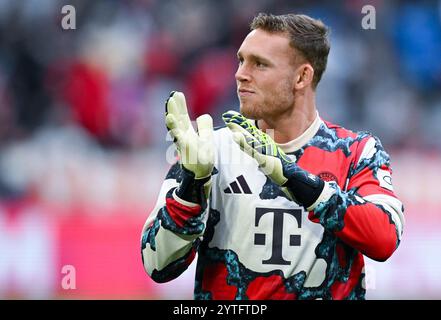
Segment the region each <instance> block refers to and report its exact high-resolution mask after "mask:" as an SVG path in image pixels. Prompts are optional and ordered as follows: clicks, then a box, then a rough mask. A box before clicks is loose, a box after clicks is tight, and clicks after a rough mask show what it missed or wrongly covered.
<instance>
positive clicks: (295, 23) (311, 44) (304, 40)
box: [250, 13, 330, 89]
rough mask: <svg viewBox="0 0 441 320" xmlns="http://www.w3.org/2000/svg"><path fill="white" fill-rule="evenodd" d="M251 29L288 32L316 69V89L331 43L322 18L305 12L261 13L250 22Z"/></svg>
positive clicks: (294, 45) (293, 42) (313, 81)
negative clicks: (304, 13) (310, 15)
mask: <svg viewBox="0 0 441 320" xmlns="http://www.w3.org/2000/svg"><path fill="white" fill-rule="evenodd" d="M250 28H251V30H255V29H261V30H264V31H267V32H281V33H288V35H289V37H290V39H291V41H290V45H291V46H292V47H293V48H294V49H296V50H297V51H299V52H300V53H301V54H302V55H303V57H304V58H305V59H306V60H307V61H308V62H309V63H310V64H311V66H312V68H313V69H314V78H313V80H312V86H313V88H314V89H315V88H316V87H317V84H318V83H319V81H320V79H321V77H322V74H323V72H324V71H325V69H326V64H327V61H328V54H329V50H330V44H329V40H328V33H329V29H328V28H327V27H326V26H325V25H324V23H323V22H322V21H320V20H316V19H313V18H311V17H308V16H307V15H303V14H285V15H279V16H276V15H272V14H266V13H259V14H258V15H257V16H256V17H254V19H253V21H252V22H251V24H250Z"/></svg>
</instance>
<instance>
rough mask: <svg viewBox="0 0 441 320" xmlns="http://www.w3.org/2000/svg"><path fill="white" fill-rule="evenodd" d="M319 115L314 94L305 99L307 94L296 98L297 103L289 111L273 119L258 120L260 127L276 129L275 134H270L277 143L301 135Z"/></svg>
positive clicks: (285, 141)
mask: <svg viewBox="0 0 441 320" xmlns="http://www.w3.org/2000/svg"><path fill="white" fill-rule="evenodd" d="M316 117H317V110H316V107H315V99H314V96H313V95H312V96H310V97H309V99H305V96H301V97H299V98H298V99H297V98H296V103H295V105H294V107H293V108H292V109H290V110H289V112H286V113H283V114H279V115H277V117H274V118H271V119H261V120H258V122H257V125H258V127H259V128H260V129H261V130H263V131H264V132H266V131H267V130H268V129H269V130H274V136H273V135H272V134H271V132H267V133H268V134H270V135H271V136H272V137H273V139H274V141H275V142H277V143H287V142H289V141H292V140H294V139H296V138H298V137H300V136H301V135H302V134H303V133H304V132H305V131H306V129H308V128H309V127H310V126H311V124H312V123H313V122H314V120H315V119H316Z"/></svg>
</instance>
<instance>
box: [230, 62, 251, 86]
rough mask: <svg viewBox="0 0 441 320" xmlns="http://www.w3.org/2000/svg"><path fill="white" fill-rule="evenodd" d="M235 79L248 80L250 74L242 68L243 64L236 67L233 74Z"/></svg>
mask: <svg viewBox="0 0 441 320" xmlns="http://www.w3.org/2000/svg"><path fill="white" fill-rule="evenodd" d="M234 76H235V78H236V80H237V81H240V82H243V81H249V80H250V75H249V73H248V72H247V70H246V69H245V68H244V66H243V65H240V66H239V67H238V68H237V71H236V74H235V75H234Z"/></svg>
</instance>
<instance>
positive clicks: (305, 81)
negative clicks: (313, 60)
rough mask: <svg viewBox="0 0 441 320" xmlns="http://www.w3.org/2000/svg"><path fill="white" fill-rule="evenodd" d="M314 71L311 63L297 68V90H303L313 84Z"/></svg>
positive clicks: (295, 84) (295, 86)
mask: <svg viewBox="0 0 441 320" xmlns="http://www.w3.org/2000/svg"><path fill="white" fill-rule="evenodd" d="M313 78H314V69H313V68H312V66H311V65H310V64H309V63H303V64H301V65H300V66H299V67H298V68H297V75H296V79H295V83H294V88H295V89H296V90H301V89H304V88H306V87H307V86H309V85H311V84H312V80H313Z"/></svg>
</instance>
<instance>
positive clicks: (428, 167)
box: [0, 0, 441, 299]
mask: <svg viewBox="0 0 441 320" xmlns="http://www.w3.org/2000/svg"><path fill="white" fill-rule="evenodd" d="M66 4H70V5H73V6H74V7H75V9H76V29H75V30H63V29H62V28H61V20H62V17H63V16H64V15H63V14H62V13H61V8H62V7H63V5H66ZM365 4H370V5H373V6H374V7H375V9H376V29H375V30H364V29H363V28H362V27H361V20H362V18H363V16H364V15H363V14H362V13H361V8H362V6H363V5H365ZM261 11H265V12H271V13H275V14H279V13H288V12H296V13H299V12H302V13H307V14H310V15H312V16H314V17H316V18H320V19H322V20H323V21H324V22H325V23H326V24H328V25H329V26H330V27H331V30H332V31H331V53H330V57H329V63H328V69H327V71H326V72H325V75H324V78H323V79H322V82H321V83H320V85H319V87H318V102H317V104H318V108H319V111H320V113H321V115H322V116H323V117H324V118H326V119H329V120H330V121H333V122H336V123H340V124H342V125H344V126H345V127H347V128H351V129H354V130H359V129H366V130H371V131H372V132H374V133H375V134H376V135H377V136H379V137H380V139H381V140H382V142H383V144H384V146H385V148H386V150H387V151H389V153H390V154H391V157H392V167H393V169H394V176H393V177H394V186H395V189H396V193H397V194H398V196H399V197H400V198H401V199H402V201H403V202H404V205H405V208H406V211H405V215H406V226H405V229H404V237H403V240H402V243H401V246H400V248H399V249H398V251H397V252H396V253H395V254H394V255H393V256H392V257H391V258H390V259H389V260H388V261H387V262H385V263H377V262H374V261H371V260H368V261H367V270H368V272H369V275H368V279H367V280H368V289H369V290H368V294H367V298H369V299H439V298H441V254H440V252H441V251H440V245H441V233H440V231H439V230H441V191H440V188H439V182H440V181H441V138H440V137H441V125H440V124H441V90H440V89H441V59H440V57H441V1H379V0H378V1H375V0H372V1H353V0H352V1H351V0H347V1H328V2H326V1H282V0H274V1H270V0H257V1H256V0H246V1H242V0H241V1H236V0H226V1H215V0H205V1H202V0H200V1H196V0H185V1H171V0H161V1H159V0H133V1H128V0H127V1H116V0H114V1H111V0H106V1H86V0H83V1H74V0H69V1H61V0H60V1H57V0H16V1H14V0H0V298H2V299H16V298H19V299H20V298H24V299H60V298H61V299H191V298H192V289H193V272H194V265H193V266H192V267H191V268H190V269H189V270H188V271H187V272H186V273H184V275H183V276H182V277H181V278H179V279H177V280H175V281H173V282H170V283H168V284H163V285H157V284H155V283H153V282H152V281H151V280H150V279H149V278H148V277H147V275H145V273H144V271H143V268H142V264H141V257H140V247H139V239H140V232H141V228H142V226H143V224H144V221H145V219H146V218H147V215H148V214H149V212H150V210H151V209H152V207H153V205H154V203H155V200H156V196H157V193H158V191H159V187H160V185H161V182H162V180H163V178H164V176H165V173H166V171H167V170H168V167H169V164H168V163H167V162H166V153H167V152H169V151H170V145H171V142H170V141H167V140H166V130H165V125H164V121H163V111H164V101H165V99H166V98H167V97H168V94H169V92H170V91H171V90H181V91H184V92H185V93H186V95H187V100H188V103H189V106H190V108H191V110H190V111H191V113H192V115H193V116H197V115H200V114H202V113H207V112H208V113H210V114H211V115H212V116H213V118H214V119H215V124H217V125H219V124H221V118H220V117H219V115H220V114H221V112H222V111H224V110H227V109H237V108H238V103H237V98H236V95H235V82H234V76H233V75H234V72H235V69H236V58H235V52H236V50H237V48H238V47H239V45H240V43H241V41H242V39H243V37H244V36H245V35H246V34H247V32H248V23H249V22H250V19H251V18H252V17H253V16H254V15H255V14H257V13H258V12H261ZM66 265H72V266H74V268H75V271H76V274H75V275H76V279H75V280H76V283H75V289H71V290H65V289H63V287H62V286H61V283H62V279H63V277H64V276H66V275H65V274H63V273H62V268H63V266H66Z"/></svg>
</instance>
